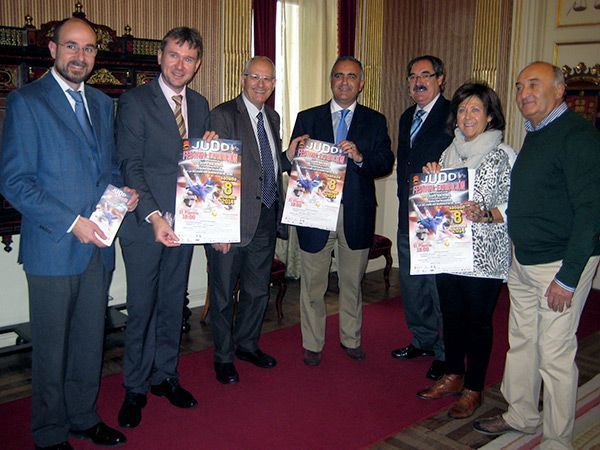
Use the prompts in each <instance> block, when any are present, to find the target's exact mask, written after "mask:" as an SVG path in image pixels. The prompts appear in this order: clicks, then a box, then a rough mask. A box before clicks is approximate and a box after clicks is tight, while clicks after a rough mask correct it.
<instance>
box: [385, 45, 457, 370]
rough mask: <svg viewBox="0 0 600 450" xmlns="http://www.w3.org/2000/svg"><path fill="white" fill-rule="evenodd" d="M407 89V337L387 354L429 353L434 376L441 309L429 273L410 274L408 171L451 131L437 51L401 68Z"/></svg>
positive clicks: (401, 240) (440, 359) (402, 138)
mask: <svg viewBox="0 0 600 450" xmlns="http://www.w3.org/2000/svg"><path fill="white" fill-rule="evenodd" d="M406 74H407V81H408V93H409V95H410V96H411V98H412V99H413V101H414V102H415V104H414V105H413V106H411V107H410V108H408V109H407V110H406V111H404V113H403V114H402V116H401V117H400V131H399V133H398V152H397V153H396V155H397V158H398V164H397V172H398V200H399V201H400V209H399V213H398V263H399V271H400V292H401V293H402V302H403V306H404V314H405V316H406V322H407V324H408V328H409V330H410V331H411V333H412V335H413V336H412V340H411V342H410V343H409V344H408V345H407V346H405V347H402V348H399V349H397V350H392V356H393V357H394V358H399V359H412V358H416V357H420V356H433V357H434V361H433V363H432V365H431V367H430V369H429V370H428V371H427V375H426V376H427V377H428V378H430V379H433V380H437V379H439V378H441V377H442V375H443V374H444V359H445V357H444V343H443V340H442V333H441V330H442V313H441V311H440V301H439V298H438V293H437V287H436V284H435V276H434V275H411V274H410V251H409V241H408V194H409V184H408V183H409V175H410V174H411V173H418V172H421V168H422V167H423V166H424V165H425V164H427V163H428V162H429V161H437V160H439V159H440V155H441V154H442V152H443V151H444V150H445V149H446V147H448V145H450V142H451V141H452V136H451V135H450V133H448V132H447V131H446V127H447V125H446V121H447V120H448V114H449V112H450V102H449V101H448V100H446V98H444V95H443V91H444V84H445V82H446V74H445V72H444V63H443V62H442V60H441V59H440V58H438V57H436V56H431V55H423V56H418V57H416V58H413V59H412V60H411V61H410V62H409V63H408V66H407V69H406Z"/></svg>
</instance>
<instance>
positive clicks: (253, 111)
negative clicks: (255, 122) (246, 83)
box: [242, 92, 265, 119]
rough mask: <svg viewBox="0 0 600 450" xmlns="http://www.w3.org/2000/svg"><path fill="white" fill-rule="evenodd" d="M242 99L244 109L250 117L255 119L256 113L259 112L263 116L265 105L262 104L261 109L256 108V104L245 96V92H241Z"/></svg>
mask: <svg viewBox="0 0 600 450" xmlns="http://www.w3.org/2000/svg"><path fill="white" fill-rule="evenodd" d="M242 99H243V100H244V105H246V109H247V110H248V115H250V117H252V118H253V119H256V116H257V115H258V113H259V112H262V113H263V118H264V116H265V105H263V106H262V108H261V109H258V108H257V107H256V105H255V104H254V103H252V102H251V101H250V100H249V99H248V97H246V94H244V93H243V92H242Z"/></svg>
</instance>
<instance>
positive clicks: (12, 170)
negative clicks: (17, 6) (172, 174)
mask: <svg viewBox="0 0 600 450" xmlns="http://www.w3.org/2000/svg"><path fill="white" fill-rule="evenodd" d="M53 31H54V33H53V36H52V38H51V41H50V42H49V44H48V47H49V49H50V54H51V55H52V58H54V66H53V67H52V69H51V70H50V72H49V73H48V74H46V75H45V76H44V77H43V78H41V79H40V80H37V81H35V82H33V83H31V84H28V85H27V86H24V87H23V88H22V89H19V90H17V91H14V92H12V93H11V94H10V95H9V97H8V102H7V111H6V119H5V121H4V130H3V135H2V155H1V158H0V160H1V163H0V181H1V183H0V185H1V186H0V190H1V191H2V194H3V195H4V196H5V197H6V198H7V200H8V201H10V202H11V204H12V205H13V206H14V207H15V208H16V209H18V210H19V211H20V212H21V214H22V216H23V218H22V222H21V243H20V246H19V263H21V264H23V269H24V270H25V272H26V275H27V285H28V288H29V315H30V321H31V322H30V323H31V336H32V340H33V354H32V416H31V430H32V432H33V440H34V441H35V445H36V448H49V449H72V448H73V447H72V446H71V445H70V444H69V442H68V440H67V439H68V436H69V433H71V434H74V435H75V436H78V437H82V438H87V439H91V440H92V441H93V442H94V443H95V444H98V445H117V444H122V443H124V442H126V439H125V436H123V434H122V433H121V432H119V431H117V430H113V429H112V428H109V427H108V426H106V425H105V424H104V423H103V422H102V420H101V419H100V416H99V415H98V411H97V408H96V398H97V396H98V389H99V387H100V375H101V370H102V343H103V338H104V318H105V311H106V304H107V298H108V292H107V287H108V276H109V274H110V272H111V271H112V270H113V268H114V248H113V247H106V245H104V244H103V243H102V241H101V240H100V239H99V238H105V237H106V236H105V235H104V233H103V232H102V231H101V230H100V228H99V227H98V226H97V225H96V224H95V223H94V222H92V221H91V220H89V219H88V217H90V215H91V214H92V212H93V211H94V208H95V206H96V204H97V203H98V201H99V200H100V197H101V196H102V193H103V192H104V190H105V189H106V187H107V185H108V184H109V183H112V184H116V183H119V184H120V182H121V181H120V177H119V176H118V170H116V166H115V165H114V164H112V162H113V151H114V133H113V103H112V100H111V99H110V98H108V97H107V96H106V95H105V94H103V93H102V92H100V91H98V90H97V89H94V88H93V87H90V86H88V85H86V84H85V83H84V81H85V80H86V79H87V78H88V76H89V74H90V73H91V72H92V69H93V67H94V62H95V58H96V53H97V51H98V49H97V47H96V33H95V32H94V30H93V29H92V28H91V27H90V25H89V24H88V23H87V22H85V21H83V20H80V19H74V18H71V19H67V20H64V21H62V22H59V23H58V24H57V25H56V26H55V27H54V30H53ZM124 189H125V190H127V191H129V192H130V193H132V194H133V196H132V198H131V200H130V201H129V205H128V206H129V210H132V209H133V208H134V207H135V205H136V203H137V194H136V193H135V192H133V191H132V190H130V189H129V188H124Z"/></svg>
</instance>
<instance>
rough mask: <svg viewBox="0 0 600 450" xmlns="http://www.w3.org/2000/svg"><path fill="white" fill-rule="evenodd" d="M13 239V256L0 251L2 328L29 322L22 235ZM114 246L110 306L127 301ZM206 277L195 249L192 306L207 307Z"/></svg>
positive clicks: (201, 251)
mask: <svg viewBox="0 0 600 450" xmlns="http://www.w3.org/2000/svg"><path fill="white" fill-rule="evenodd" d="M13 239H14V243H13V244H12V248H13V250H12V251H11V252H10V253H6V252H4V251H0V283H1V285H2V287H1V288H0V290H1V294H0V311H1V313H0V327H3V326H8V325H14V324H17V323H22V322H28V321H29V311H28V302H27V280H26V279H25V272H23V269H22V267H21V266H20V265H19V264H17V254H18V250H19V236H14V238H13ZM115 245H116V246H117V247H116V254H117V266H116V269H115V273H114V276H113V282H112V285H111V289H110V295H111V296H112V297H113V300H112V301H111V303H110V304H111V305H114V304H121V303H125V300H126V278H125V268H124V266H123V259H122V258H121V249H120V247H119V244H118V240H117V241H116V244H115ZM206 278H207V277H206V257H205V256H204V248H202V247H201V246H200V247H196V248H195V249H194V257H193V260H192V268H191V270H190V283H189V293H190V297H189V298H190V306H192V307H194V306H200V305H203V304H204V297H205V294H206Z"/></svg>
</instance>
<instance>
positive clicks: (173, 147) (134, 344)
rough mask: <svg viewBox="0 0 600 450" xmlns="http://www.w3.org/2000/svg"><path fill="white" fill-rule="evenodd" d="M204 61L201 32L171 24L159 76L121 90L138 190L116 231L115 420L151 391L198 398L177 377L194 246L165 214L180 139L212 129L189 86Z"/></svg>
mask: <svg viewBox="0 0 600 450" xmlns="http://www.w3.org/2000/svg"><path fill="white" fill-rule="evenodd" d="M201 62H202V38H201V37H200V35H199V33H198V32H197V31H196V30H194V29H190V28H187V27H181V28H174V29H172V30H171V31H169V32H168V33H167V34H166V35H165V37H164V38H163V41H162V44H161V48H160V50H159V51H158V63H159V64H160V67H161V75H160V77H159V78H157V79H155V80H153V81H152V82H150V83H148V84H146V85H144V86H140V87H137V88H135V89H133V90H131V91H129V92H127V93H125V94H123V95H122V96H121V99H120V101H119V109H118V114H117V148H118V153H119V159H120V162H121V166H122V170H123V175H124V177H125V180H127V183H128V184H130V185H131V186H134V187H135V189H137V191H138V192H139V193H140V203H139V206H138V208H137V210H136V214H135V216H133V215H132V216H131V217H128V218H127V219H126V220H125V222H124V223H123V227H122V230H121V236H120V238H121V240H120V242H121V248H122V251H123V261H124V262H125V269H126V272H127V312H128V319H127V332H126V339H125V361H124V365H123V372H124V386H125V391H126V395H125V400H124V402H123V405H122V406H121V410H120V411H119V424H120V425H121V426H123V427H129V428H133V427H136V426H137V425H138V424H139V423H140V420H141V410H142V408H143V407H144V406H145V405H146V392H147V391H148V383H150V385H151V388H150V391H151V392H152V393H153V394H155V395H158V396H164V397H166V398H167V399H168V400H169V401H170V402H171V404H173V405H174V406H176V407H179V408H191V407H193V406H195V405H196V404H197V401H196V399H195V398H194V397H193V396H192V394H191V393H189V392H188V391H186V390H185V389H183V388H182V387H181V385H180V384H179V375H178V373H177V362H178V359H179V340H180V336H181V322H182V309H183V302H184V297H185V290H186V286H187V277H188V271H189V267H190V263H191V258H192V250H193V246H191V245H180V243H179V241H178V239H177V236H176V235H175V233H174V232H173V229H172V227H171V223H170V221H169V217H172V215H173V213H174V211H175V191H176V187H177V167H178V162H179V161H180V160H181V159H182V148H183V138H186V137H188V136H191V137H204V138H208V135H209V133H208V132H207V130H208V123H209V109H208V103H207V101H206V99H205V98H204V97H202V96H201V95H200V94H198V93H197V92H195V91H193V90H191V89H189V88H187V86H186V85H187V83H188V82H189V81H190V80H191V79H192V78H193V77H194V75H195V74H196V71H197V70H198V68H199V67H200V64H201Z"/></svg>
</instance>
